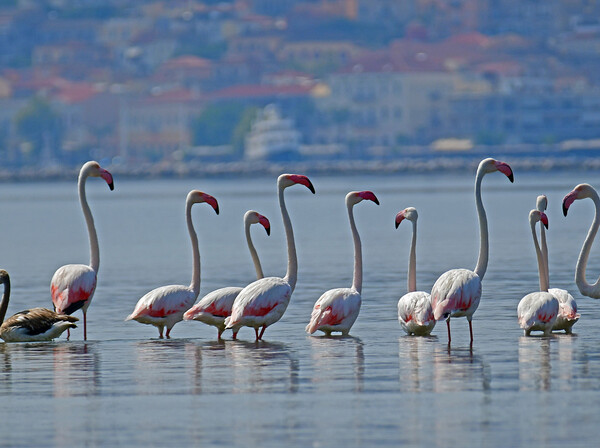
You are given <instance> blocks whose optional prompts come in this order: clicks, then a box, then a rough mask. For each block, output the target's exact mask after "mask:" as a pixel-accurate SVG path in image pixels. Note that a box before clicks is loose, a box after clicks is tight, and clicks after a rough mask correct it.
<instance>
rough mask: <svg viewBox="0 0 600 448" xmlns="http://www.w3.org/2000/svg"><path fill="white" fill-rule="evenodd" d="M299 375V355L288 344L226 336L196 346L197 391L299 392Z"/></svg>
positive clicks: (195, 387) (195, 390) (195, 385)
mask: <svg viewBox="0 0 600 448" xmlns="http://www.w3.org/2000/svg"><path fill="white" fill-rule="evenodd" d="M298 377H299V362H298V359H297V358H296V357H295V356H294V355H293V354H292V351H291V350H290V348H289V346H288V345H286V344H282V343H278V342H267V341H253V342H250V341H242V340H236V341H230V340H223V341H210V342H206V343H203V344H200V345H196V347H195V384H194V392H195V393H203V391H207V392H210V393H265V392H267V393H268V392H280V391H282V390H283V391H285V392H291V393H295V392H297V391H298V383H299V379H298Z"/></svg>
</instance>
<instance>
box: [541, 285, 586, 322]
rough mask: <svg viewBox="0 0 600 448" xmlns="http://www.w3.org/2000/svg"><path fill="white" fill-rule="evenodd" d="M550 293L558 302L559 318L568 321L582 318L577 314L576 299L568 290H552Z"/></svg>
mask: <svg viewBox="0 0 600 448" xmlns="http://www.w3.org/2000/svg"><path fill="white" fill-rule="evenodd" d="M548 292H549V293H550V294H552V295H553V296H554V297H556V299H557V300H558V304H559V309H558V315H559V317H561V318H563V319H567V320H574V319H579V318H580V317H581V314H579V313H578V312H577V302H575V298H574V297H573V296H572V295H571V294H569V292H568V291H567V290H565V289H559V288H550V289H549V290H548Z"/></svg>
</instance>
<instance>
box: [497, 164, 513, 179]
mask: <svg viewBox="0 0 600 448" xmlns="http://www.w3.org/2000/svg"><path fill="white" fill-rule="evenodd" d="M496 168H497V169H498V171H500V172H501V173H502V174H504V175H505V176H506V177H508V180H510V181H511V183H512V182H514V181H515V177H514V175H513V170H512V168H511V167H510V166H509V165H508V163H504V162H496Z"/></svg>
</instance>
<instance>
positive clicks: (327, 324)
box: [306, 191, 379, 336]
mask: <svg viewBox="0 0 600 448" xmlns="http://www.w3.org/2000/svg"><path fill="white" fill-rule="evenodd" d="M364 199H366V200H369V201H373V202H375V204H377V205H379V201H378V200H377V197H376V196H375V194H373V192H371V191H351V192H350V193H348V194H347V195H346V207H347V208H348V218H349V219H350V229H351V230H352V238H353V239H354V275H353V278H352V286H351V287H350V288H336V289H330V290H329V291H326V292H324V293H323V295H322V296H321V297H319V299H318V300H317V301H316V303H315V306H314V308H313V310H312V313H311V314H310V322H309V324H308V325H307V326H306V332H307V333H309V334H313V333H314V332H315V331H317V330H320V331H322V332H323V333H325V334H326V335H327V336H331V333H332V332H334V331H336V332H337V331H340V332H341V333H342V335H343V336H347V335H348V332H349V331H350V328H352V325H353V324H354V321H356V318H357V317H358V313H359V312H360V304H361V297H360V294H361V291H362V276H363V270H362V247H361V243H360V237H359V235H358V230H357V229H356V223H355V222H354V211H353V210H354V206H355V205H356V204H358V203H359V202H361V201H363V200H364Z"/></svg>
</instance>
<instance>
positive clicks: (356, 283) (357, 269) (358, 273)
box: [346, 202, 363, 294]
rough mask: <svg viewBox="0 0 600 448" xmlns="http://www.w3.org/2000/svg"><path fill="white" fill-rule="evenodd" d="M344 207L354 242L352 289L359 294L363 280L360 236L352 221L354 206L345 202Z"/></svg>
mask: <svg viewBox="0 0 600 448" xmlns="http://www.w3.org/2000/svg"><path fill="white" fill-rule="evenodd" d="M346 206H347V207H348V218H349V220H350V230H352V239H353V240H354V274H353V276H352V288H353V289H355V290H356V291H358V293H359V294H360V293H361V292H362V280H363V268H362V244H361V243H360V236H358V230H357V229H356V222H355V221H354V211H353V210H354V204H353V203H348V202H346Z"/></svg>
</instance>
